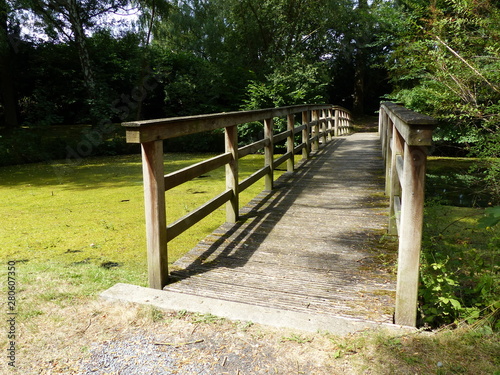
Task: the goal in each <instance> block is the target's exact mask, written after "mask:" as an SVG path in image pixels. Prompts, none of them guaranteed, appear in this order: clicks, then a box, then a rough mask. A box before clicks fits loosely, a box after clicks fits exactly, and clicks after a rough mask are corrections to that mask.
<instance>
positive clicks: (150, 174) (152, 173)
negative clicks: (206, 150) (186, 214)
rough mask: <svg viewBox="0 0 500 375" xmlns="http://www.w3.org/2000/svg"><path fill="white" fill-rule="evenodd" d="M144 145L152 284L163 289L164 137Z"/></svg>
mask: <svg viewBox="0 0 500 375" xmlns="http://www.w3.org/2000/svg"><path fill="white" fill-rule="evenodd" d="M141 149H142V173H143V177H144V207H145V211H146V239H147V251H148V275H149V287H150V288H154V289H163V287H164V286H165V285H166V284H167V281H168V254H167V219H166V212H165V211H166V210H165V178H164V173H163V141H161V140H160V141H153V142H146V143H142V144H141Z"/></svg>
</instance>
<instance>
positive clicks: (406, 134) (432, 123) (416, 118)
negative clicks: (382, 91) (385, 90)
mask: <svg viewBox="0 0 500 375" xmlns="http://www.w3.org/2000/svg"><path fill="white" fill-rule="evenodd" d="M381 107H382V109H385V110H386V111H387V115H388V116H389V118H390V119H391V121H392V122H393V123H394V125H395V126H396V128H397V129H398V131H399V133H400V134H401V135H402V136H403V138H404V140H405V142H406V143H408V144H409V145H410V146H432V133H433V131H434V129H435V128H436V126H437V120H436V119H435V118H433V117H430V116H426V115H422V114H420V113H417V112H413V111H411V110H409V109H407V108H405V107H402V106H399V105H397V104H394V103H389V102H387V103H382V105H381Z"/></svg>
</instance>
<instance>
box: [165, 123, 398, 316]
mask: <svg viewBox="0 0 500 375" xmlns="http://www.w3.org/2000/svg"><path fill="white" fill-rule="evenodd" d="M305 129H306V128H304V130H305ZM365 137H366V138H365ZM361 139H363V140H367V139H370V140H371V139H375V140H376V139H377V137H376V136H374V135H373V134H359V135H353V136H350V137H346V139H345V140H343V139H342V140H339V141H337V142H331V143H328V144H327V146H326V147H322V148H321V150H320V151H319V152H318V153H317V154H316V156H315V157H314V158H311V159H307V160H305V161H303V162H302V167H301V168H300V169H297V171H295V172H294V173H286V174H285V175H283V176H282V177H280V179H278V181H277V182H276V184H275V189H274V190H273V191H272V192H266V193H262V194H260V195H259V197H257V198H256V199H254V200H252V202H250V204H249V205H248V206H247V207H245V208H244V209H242V210H240V215H242V220H241V221H240V222H238V223H237V224H235V225H228V224H225V225H223V226H221V228H220V230H218V231H215V232H214V233H213V235H211V236H209V237H207V239H206V240H204V241H202V242H201V243H200V244H199V245H198V246H197V247H196V248H195V249H193V250H192V251H191V252H190V253H189V254H187V255H186V256H185V257H183V258H182V259H181V260H179V261H178V262H176V264H175V266H176V267H182V268H183V269H184V270H182V269H181V270H179V271H176V272H174V275H175V276H176V277H179V281H178V282H176V283H173V284H170V285H168V286H167V287H166V289H167V290H176V291H178V292H180V293H189V294H194V295H203V296H210V297H212V298H219V299H226V300H231V301H241V302H244V303H247V304H255V305H259V306H264V305H265V306H268V307H272V308H277V309H284V310H291V311H296V310H300V311H302V312H307V313H310V314H331V315H341V316H347V317H356V318H360V319H370V320H375V321H384V322H390V321H391V320H392V310H393V306H394V302H393V301H394V290H395V285H394V283H393V281H392V279H391V276H390V275H389V274H388V273H387V271H385V270H384V269H383V266H382V265H378V264H376V261H375V259H376V254H372V253H371V252H370V250H368V246H369V245H367V244H368V243H369V241H371V238H372V237H373V236H374V235H375V234H374V233H378V234H380V235H381V234H382V231H383V228H384V226H385V225H386V215H385V214H383V212H382V210H383V209H384V208H385V207H386V202H385V200H384V198H383V197H380V195H377V196H376V197H375V196H374V197H371V196H368V197H367V192H370V193H368V194H375V193H376V192H377V191H378V190H379V189H380V188H381V181H380V175H381V173H380V169H381V168H382V166H381V163H382V161H381V160H380V158H378V159H375V160H371V161H370V162H368V163H363V161H364V160H366V158H372V157H374V158H376V157H378V156H379V151H378V148H377V147H376V145H375V144H374V145H373V147H372V146H371V145H372V143H371V142H368V144H369V145H370V146H368V147H365V148H361V147H360V148H355V149H351V148H350V147H348V146H347V144H348V141H350V140H353V143H352V145H359V144H361V143H362V141H361ZM347 150H349V155H350V156H349V157H348V158H345V159H344V156H345V155H346V153H347ZM373 168H374V169H376V170H378V172H370V171H367V170H369V169H370V170H371V169H373ZM367 189H368V190H367ZM240 191H241V183H240ZM384 202H385V206H384ZM368 207H369V208H368ZM297 233H299V235H297ZM290 238H294V240H293V241H291V240H290ZM311 318H312V319H313V316H311Z"/></svg>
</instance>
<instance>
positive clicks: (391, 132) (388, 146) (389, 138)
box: [384, 114, 403, 195]
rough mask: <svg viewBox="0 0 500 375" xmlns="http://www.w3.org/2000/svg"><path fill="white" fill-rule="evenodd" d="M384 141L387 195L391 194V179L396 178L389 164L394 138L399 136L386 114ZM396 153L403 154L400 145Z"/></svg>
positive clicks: (391, 160)
mask: <svg viewBox="0 0 500 375" xmlns="http://www.w3.org/2000/svg"><path fill="white" fill-rule="evenodd" d="M384 124H385V125H384V133H385V136H384V139H385V149H384V153H385V155H384V159H385V194H386V195H389V194H390V192H391V179H392V178H396V179H397V176H396V175H394V174H392V172H391V168H392V167H393V165H392V164H391V163H392V162H393V158H392V156H393V154H394V152H395V150H393V148H394V137H395V136H396V135H397V134H399V133H398V132H397V131H396V127H395V126H394V123H393V122H392V120H391V119H389V116H388V115H387V114H385V115H384ZM397 152H398V153H399V154H403V146H402V145H400V146H399V148H398V150H397Z"/></svg>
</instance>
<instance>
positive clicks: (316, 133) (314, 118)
mask: <svg viewBox="0 0 500 375" xmlns="http://www.w3.org/2000/svg"><path fill="white" fill-rule="evenodd" d="M311 115H312V121H313V122H314V132H313V133H314V142H313V144H312V151H318V150H319V114H318V111H317V110H314V111H312V113H311Z"/></svg>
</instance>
